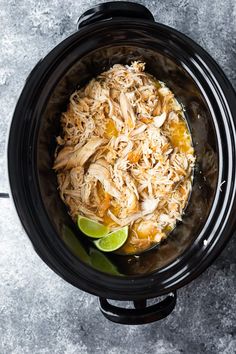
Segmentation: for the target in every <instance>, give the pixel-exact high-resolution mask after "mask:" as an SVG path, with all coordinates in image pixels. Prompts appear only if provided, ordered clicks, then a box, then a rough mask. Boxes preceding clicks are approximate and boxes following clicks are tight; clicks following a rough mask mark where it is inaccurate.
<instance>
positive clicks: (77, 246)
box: [62, 225, 90, 263]
mask: <svg viewBox="0 0 236 354" xmlns="http://www.w3.org/2000/svg"><path fill="white" fill-rule="evenodd" d="M62 239H63V241H64V242H65V244H66V245H67V247H68V248H69V250H70V251H71V253H73V254H74V255H75V256H76V257H78V258H79V259H81V260H82V261H83V262H85V263H90V257H89V255H88V254H87V252H86V251H85V248H84V247H83V245H82V244H81V243H80V241H79V240H78V238H77V237H76V236H75V234H74V233H73V231H72V230H71V229H70V228H69V227H68V226H66V225H63V227H62Z"/></svg>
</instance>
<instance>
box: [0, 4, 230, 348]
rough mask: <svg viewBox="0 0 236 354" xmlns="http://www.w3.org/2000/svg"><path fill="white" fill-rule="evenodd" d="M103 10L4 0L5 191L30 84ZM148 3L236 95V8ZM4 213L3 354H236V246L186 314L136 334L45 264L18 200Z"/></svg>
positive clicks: (183, 299) (184, 304)
mask: <svg viewBox="0 0 236 354" xmlns="http://www.w3.org/2000/svg"><path fill="white" fill-rule="evenodd" d="M98 2H99V1H91V0H89V1H85V0H76V1H75V0H67V1H63V0H51V1H47V0H44V1H42V0H41V1H35V0H0V15H1V20H0V53H1V54H0V115H1V116H0V118H1V119H0V132H1V134H0V170H1V179H0V191H6V190H7V188H8V186H7V179H6V176H5V167H4V166H5V163H6V161H5V154H4V149H5V143H6V134H7V127H8V124H9V122H10V120H11V116H12V113H13V110H14V106H15V104H16V101H17V98H18V96H19V94H20V91H21V89H22V87H23V85H24V81H25V78H26V77H27V75H28V73H29V72H30V71H31V69H32V68H33V66H34V65H35V64H36V63H37V61H38V60H39V59H40V58H41V57H43V56H44V55H45V54H46V53H48V51H49V50H50V49H52V48H53V47H54V46H55V45H57V44H58V43H59V42H60V41H61V40H62V39H64V38H66V37H67V36H69V35H70V34H71V33H73V32H74V31H75V28H76V20H77V18H78V16H79V15H80V14H81V13H82V12H83V11H84V10H86V9H87V8H89V7H90V6H91V5H93V4H95V3H98ZM140 2H141V3H142V4H146V5H147V6H148V8H149V9H150V10H151V11H152V13H153V14H154V15H155V18H156V20H157V21H160V22H162V23H165V24H167V25H170V26H172V27H175V28H177V29H178V30H180V31H182V32H184V33H185V34H187V35H189V36H190V37H191V38H193V39H194V40H195V41H196V42H198V43H199V44H200V45H202V46H203V47H204V48H205V49H206V50H207V51H209V52H210V53H211V55H212V56H213V57H214V58H215V59H216V60H217V61H218V63H219V64H220V65H221V66H222V67H223V69H224V70H225V72H226V74H227V75H228V77H229V79H230V80H231V82H232V84H233V85H234V87H235V88H236V3H235V1H234V0H224V1H223V0H220V1H216V0H214V1H212V0H205V1H201V0H192V1H188V0H171V1H168V0H158V1H148V0H144V1H140ZM0 211H1V212H0V354H9V353H14V354H27V353H32V354H38V353H40V354H41V353H42V354H43V353H44V354H46V353H48V354H52V353H53V354H54V353H55V354H62V353H63V354H64V353H66V354H87V353H88V354H95V353H96V354H100V353H101V354H103V353H106V354H120V353H122V354H126V353H127V354H128V353H132V354H138V353H145V354H177V353H186V354H195V353H199V354H200V353H209V354H216V353H224V354H233V353H236V294H235V293H236V237H233V238H232V240H231V241H230V243H229V244H228V246H227V248H226V249H225V250H224V252H223V253H222V254H221V256H220V257H219V258H218V259H217V260H216V261H215V263H214V264H213V265H212V266H211V267H210V268H209V269H208V270H207V271H206V272H205V273H204V274H203V275H202V276H201V277H199V278H198V279H197V280H196V281H194V282H193V283H192V284H190V285H188V286H186V287H185V288H183V289H181V290H180V291H179V292H178V306H177V308H176V310H175V311H174V312H173V313H172V314H171V315H170V316H169V317H168V318H167V319H165V320H163V321H162V322H160V323H154V324H151V325H145V326H141V327H140V326H138V327H135V326H131V327H128V326H121V325H115V324H113V323H109V322H108V321H107V320H106V319H105V318H103V317H102V315H101V314H100V313H99V310H98V306H97V299H96V298H95V297H94V296H91V295H88V294H86V293H84V292H82V291H80V290H78V289H76V288H74V287H72V286H71V285H69V284H67V283H66V282H64V281H63V280H62V279H60V278H59V277H58V276H57V275H56V274H54V273H53V272H52V271H51V270H50V269H49V268H48V267H47V266H46V265H45V264H44V263H43V262H42V261H41V260H40V259H39V258H38V256H37V255H36V253H35V252H34V251H33V249H32V246H31V244H30V242H29V240H28V238H27V236H26V235H25V233H24V232H23V230H22V228H21V226H20V225H19V222H17V218H16V215H15V212H14V208H13V206H12V205H11V202H10V200H0Z"/></svg>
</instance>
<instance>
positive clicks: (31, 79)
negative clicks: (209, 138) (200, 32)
mask: <svg viewBox="0 0 236 354" xmlns="http://www.w3.org/2000/svg"><path fill="white" fill-rule="evenodd" d="M113 22H116V23H117V22H118V23H119V20H112V21H111V22H110V24H109V25H112V23H113ZM128 22H129V24H130V23H131V22H132V24H133V22H134V23H135V22H136V21H130V20H129V21H128ZM140 22H144V23H145V24H148V26H149V27H150V26H153V25H154V26H155V27H156V26H158V27H159V26H161V27H162V28H167V29H168V30H170V31H172V32H174V33H175V34H178V35H179V36H180V37H182V39H183V37H186V36H184V35H182V34H181V33H179V32H178V31H176V30H172V29H171V28H169V27H168V26H164V25H160V24H156V23H150V22H148V21H138V25H140ZM122 23H123V24H124V20H122ZM103 25H104V23H103V24H102V27H103ZM106 25H108V23H107V24H106ZM93 27H96V28H99V27H101V24H94V25H93ZM82 31H83V32H85V33H86V32H87V28H85V29H83V30H82ZM78 34H79V35H80V32H78V33H75V34H73V35H72V36H70V37H68V38H67V39H65V40H64V41H63V42H62V43H61V44H59V46H57V47H56V48H55V49H54V50H53V51H55V50H56V49H57V51H58V50H59V48H58V47H60V45H62V44H63V43H64V44H65V42H67V41H68V40H70V39H71V38H72V37H73V39H74V38H76V37H77V36H78ZM188 41H191V42H192V44H194V46H198V45H196V44H195V42H193V41H192V40H191V39H189V38H188ZM64 44H63V45H64ZM68 45H69V43H68ZM201 50H202V49H201ZM53 51H52V52H53ZM52 52H50V53H49V54H48V56H49V55H51V54H52ZM205 54H207V53H205ZM48 56H47V57H48ZM207 56H208V54H207ZM47 57H46V58H47ZM46 58H45V59H46ZM210 59H211V60H212V58H211V57H210ZM40 66H41V65H40V64H39V65H38V67H37V68H35V69H33V72H32V74H31V75H30V77H29V79H28V83H27V84H26V86H25V88H24V90H23V92H25V90H26V87H27V85H28V84H30V81H33V78H36V76H37V74H38V73H39V72H40ZM220 71H221V70H220ZM221 75H222V76H223V77H224V80H225V84H228V81H227V79H226V78H225V76H224V74H223V73H222V71H221ZM22 96H23V93H22ZM22 96H21V98H20V99H19V102H18V105H17V108H18V109H19V105H20V103H21V102H20V101H21V99H22ZM17 108H16V111H15V114H14V117H15V116H16V115H17V114H16V113H17ZM13 120H14V118H13ZM12 124H13V121H12ZM10 137H11V133H10V134H9V145H8V157H9V155H10V154H9V150H10ZM8 169H9V172H10V159H8ZM9 179H10V183H11V182H12V181H11V177H10V173H9ZM11 188H12V191H14V188H13V186H12V183H11ZM14 192H15V191H14ZM14 192H13V193H12V194H13V199H14V201H15V204H17V202H18V201H17V198H16V195H15V193H14ZM23 226H24V227H25V225H23ZM31 241H32V242H33V240H32V239H31ZM40 257H41V258H42V255H41V256H40ZM44 261H45V259H44ZM46 263H48V262H46ZM50 266H51V265H50ZM54 270H55V269H54ZM59 273H60V275H61V272H59ZM95 273H98V272H97V271H95ZM99 274H100V273H99ZM197 275H199V274H197ZM197 275H196V276H197ZM105 276H106V277H107V276H108V277H109V279H111V278H112V276H110V275H105ZM148 276H149V275H145V276H144V277H145V278H147V277H148ZM129 279H130V277H129ZM66 280H67V281H68V279H67V278H66ZM130 280H131V279H130ZM190 280H192V279H190ZM179 285H180V283H179ZM180 286H182V284H181V285H180ZM178 287H179V286H178ZM174 288H176V287H174ZM170 290H171V288H168V290H167V291H170ZM86 291H89V290H88V289H86ZM167 291H164V292H167ZM90 292H91V291H90ZM164 292H163V293H164ZM96 294H97V292H96ZM154 296H156V294H155V295H154ZM119 298H120V295H119ZM132 298H133V297H132Z"/></svg>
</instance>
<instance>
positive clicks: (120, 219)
mask: <svg viewBox="0 0 236 354" xmlns="http://www.w3.org/2000/svg"><path fill="white" fill-rule="evenodd" d="M144 70H145V63H141V62H134V63H132V65H130V66H128V65H126V66H124V65H120V64H116V65H114V66H113V67H112V68H111V69H109V70H108V71H105V72H103V73H102V74H100V75H99V76H98V77H97V78H96V79H93V80H91V81H90V82H89V83H88V84H87V85H86V86H85V87H84V88H81V89H79V90H77V91H75V92H74V93H73V94H72V95H71V97H70V103H69V106H68V109H67V111H66V112H65V113H63V114H62V116H61V126H62V133H61V136H59V137H57V143H58V146H57V149H56V152H55V161H54V166H53V168H54V169H55V170H56V172H57V179H58V186H59V191H60V196H61V198H62V200H63V201H64V202H65V204H66V205H67V206H68V208H69V212H70V215H71V217H72V218H73V220H74V221H76V220H77V217H78V215H80V214H82V215H85V216H87V217H89V218H91V219H93V220H97V221H100V222H102V223H104V224H107V225H109V227H110V229H111V230H115V229H117V228H119V227H121V226H125V225H129V237H128V240H127V242H126V243H125V245H124V246H123V247H122V251H123V252H124V253H129V252H131V253H135V252H139V251H142V250H144V249H146V248H149V247H150V246H152V245H153V244H156V243H158V242H160V241H161V240H162V239H164V238H165V237H167V235H168V233H169V232H170V231H171V230H172V229H173V228H174V227H175V225H176V222H177V221H178V220H179V221H181V219H182V215H183V212H184V209H185V207H186V204H187V201H188V198H189V194H190V191H191V185H192V171H193V167H194V162H195V157H194V150H193V147H192V141H191V136H190V133H189V130H188V127H187V124H186V121H185V118H184V112H183V108H182V106H181V105H180V104H179V102H178V101H177V100H176V99H175V97H174V95H173V93H172V92H171V90H170V89H169V88H168V87H167V86H166V85H165V84H164V83H163V82H161V81H158V80H156V79H155V78H154V77H153V76H152V75H150V74H148V73H145V72H144Z"/></svg>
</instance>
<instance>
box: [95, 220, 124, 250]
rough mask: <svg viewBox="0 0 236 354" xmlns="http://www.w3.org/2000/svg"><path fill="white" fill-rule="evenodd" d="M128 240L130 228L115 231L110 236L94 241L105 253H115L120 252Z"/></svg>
mask: <svg viewBox="0 0 236 354" xmlns="http://www.w3.org/2000/svg"><path fill="white" fill-rule="evenodd" d="M127 238H128V226H125V227H123V228H122V229H119V230H116V231H113V232H111V233H109V234H108V235H106V236H104V237H103V238H100V239H99V240H96V241H94V244H95V245H96V247H97V248H98V249H99V250H100V251H103V252H113V251H116V250H118V249H119V248H120V247H121V246H123V244H124V243H125V242H126V240H127Z"/></svg>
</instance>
